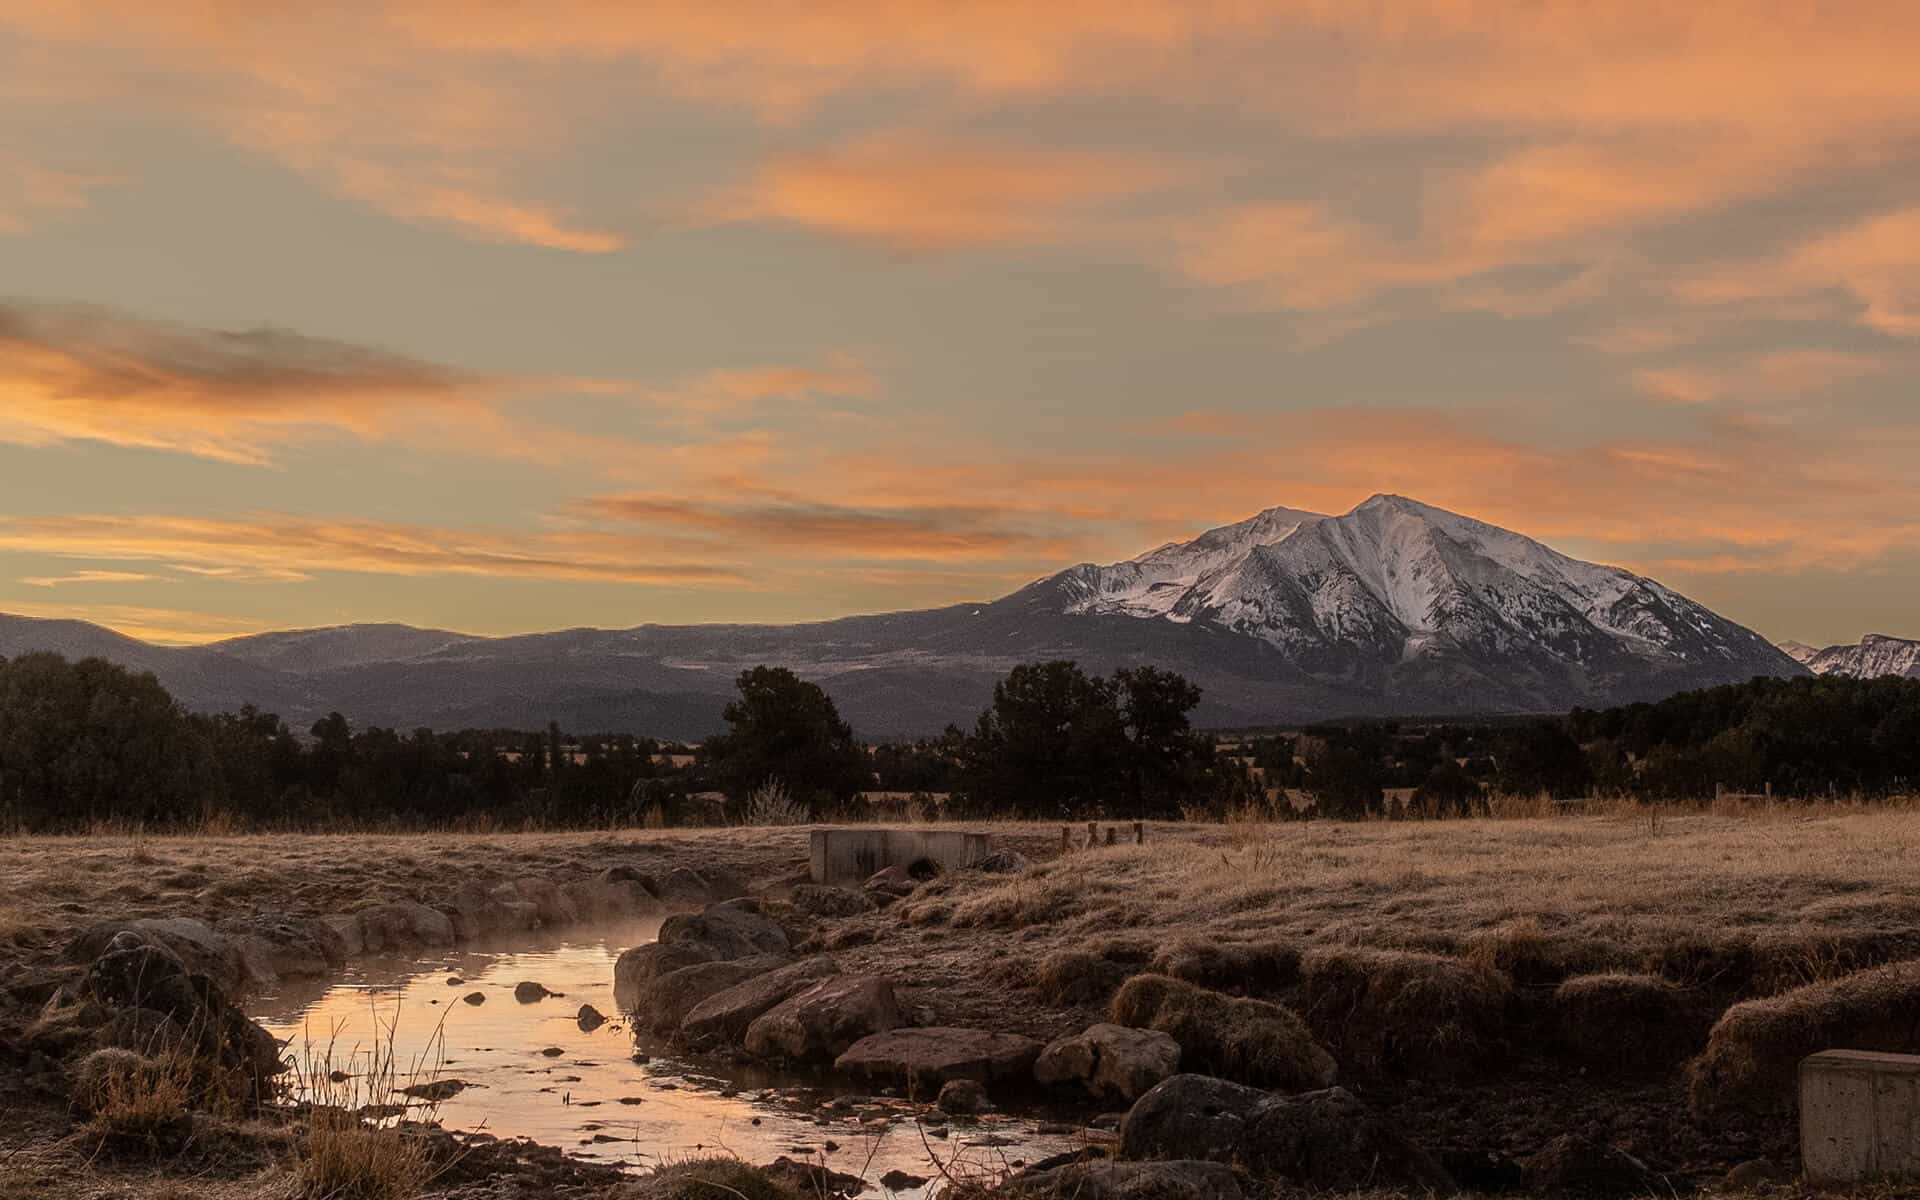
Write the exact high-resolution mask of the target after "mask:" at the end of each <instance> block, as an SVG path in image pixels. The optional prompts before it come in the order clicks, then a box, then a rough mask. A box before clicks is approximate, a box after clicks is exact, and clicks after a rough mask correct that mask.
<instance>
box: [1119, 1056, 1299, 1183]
mask: <svg viewBox="0 0 1920 1200" xmlns="http://www.w3.org/2000/svg"><path fill="white" fill-rule="evenodd" d="M1270 1095H1271V1093H1268V1092H1263V1091H1261V1090H1260V1089H1259V1088H1251V1087H1246V1086H1245V1085H1243V1084H1238V1083H1229V1082H1228V1081H1226V1080H1224V1079H1215V1078H1214V1077H1213V1076H1211V1075H1175V1076H1174V1077H1172V1078H1171V1079H1167V1080H1165V1081H1163V1082H1161V1083H1159V1084H1156V1085H1155V1086H1153V1087H1151V1088H1149V1089H1147V1092H1146V1094H1145V1095H1143V1096H1141V1097H1140V1099H1138V1100H1136V1101H1135V1102H1134V1105H1133V1107H1132V1108H1130V1109H1128V1110H1127V1115H1126V1117H1125V1118H1124V1119H1123V1120H1122V1121H1121V1122H1120V1152H1121V1153H1122V1154H1123V1155H1125V1156H1126V1157H1127V1158H1175V1157H1180V1158H1205V1159H1212V1160H1215V1161H1220V1162H1229V1161H1232V1160H1233V1159H1235V1158H1236V1157H1237V1156H1238V1155H1239V1153H1240V1148H1241V1147H1242V1146H1243V1145H1244V1144H1245V1143H1246V1140H1247V1129H1248V1126H1249V1124H1250V1123H1251V1120H1252V1117H1253V1114H1254V1112H1255V1111H1256V1110H1257V1109H1258V1108H1259V1107H1260V1105H1261V1104H1262V1103H1263V1102H1265V1101H1266V1100H1267V1099H1268V1098H1269V1097H1270Z"/></svg>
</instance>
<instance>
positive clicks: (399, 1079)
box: [249, 919, 1084, 1197]
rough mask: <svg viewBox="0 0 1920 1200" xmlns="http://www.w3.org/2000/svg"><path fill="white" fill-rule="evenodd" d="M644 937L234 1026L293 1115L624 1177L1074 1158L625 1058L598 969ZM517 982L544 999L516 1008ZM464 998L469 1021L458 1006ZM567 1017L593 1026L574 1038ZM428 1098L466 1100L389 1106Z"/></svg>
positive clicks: (361, 984)
mask: <svg viewBox="0 0 1920 1200" xmlns="http://www.w3.org/2000/svg"><path fill="white" fill-rule="evenodd" d="M658 927H659V921H658V920H657V919H650V920H646V921H636V922H627V923H621V924H615V925H609V926H600V927H596V928H586V927H582V928H578V929H566V930H558V931H540V932H537V933H532V934H524V935H520V936H519V937H517V938H512V939H494V940H491V941H488V942H482V943H473V944H469V945H466V946H461V947H455V948H448V949H445V950H432V951H426V952H424V953H421V954H418V955H416V956H414V957H411V958H407V959H396V958H364V959H357V960H355V961H353V962H351V963H349V964H348V966H347V967H346V969H345V970H344V971H343V972H342V974H341V975H339V976H338V977H336V978H334V979H332V980H330V981H291V980H290V981H287V982H285V983H283V984H282V985H280V986H279V987H278V988H277V989H275V990H273V991H270V992H267V993H265V994H263V995H261V996H259V997H257V998H256V999H255V1000H254V1002H253V1003H252V1004H251V1005H250V1006H249V1008H250V1015H251V1016H252V1017H253V1018H254V1019H255V1020H257V1021H258V1022H259V1023H260V1024H261V1025H263V1026H265V1027H266V1028H267V1029H268V1030H269V1031H270V1032H271V1033H272V1034H273V1035H274V1036H275V1037H277V1038H279V1039H281V1040H282V1042H284V1043H286V1044H287V1045H286V1051H285V1053H286V1055H287V1056H288V1057H289V1059H290V1060H291V1061H293V1062H294V1063H296V1064H299V1065H298V1066H297V1068H296V1075H295V1078H296V1079H298V1080H299V1081H300V1082H299V1083H297V1084H296V1088H297V1090H298V1091H299V1092H301V1093H303V1095H302V1098H308V1099H312V1098H316V1097H320V1098H323V1099H327V1100H330V1101H331V1102H336V1103H338V1102H342V1098H343V1097H347V1096H350V1097H351V1102H352V1103H354V1104H356V1105H359V1104H371V1105H375V1106H381V1105H392V1106H396V1107H394V1108H393V1109H392V1110H391V1111H392V1113H395V1114H397V1113H398V1112H399V1111H400V1109H399V1107H398V1106H400V1105H406V1106H407V1109H406V1111H407V1114H408V1115H410V1116H414V1117H416V1118H431V1119H435V1120H438V1121H439V1122H440V1123H441V1124H442V1125H443V1126H445V1127H446V1128H448V1129H452V1130H461V1131H469V1132H471V1131H484V1132H486V1133H489V1134H492V1135H494V1136H496V1137H501V1138H520V1137H524V1138H532V1139H533V1140H535V1141H538V1142H542V1143H544V1144H547V1145H551V1146H557V1147H559V1148H561V1149H564V1150H566V1151H568V1152H569V1153H572V1154H575V1155H578V1156H580V1157H583V1158H589V1159H593V1160H596V1161H599V1162H605V1163H611V1164H615V1165H620V1166H626V1167H632V1168H647V1167H653V1166H656V1165H659V1164H661V1163H664V1162H674V1161H678V1160H684V1159H687V1158H692V1157H698V1156H702V1155H712V1154H727V1155H733V1156H735V1157H738V1158H741V1159H744V1160H745V1161H747V1162H750V1163H767V1162H771V1161H773V1160H774V1159H776V1158H779V1157H781V1156H786V1157H788V1158H792V1159H795V1160H799V1161H805V1162H811V1163H824V1164H825V1165H826V1166H828V1167H830V1168H831V1169H832V1170H834V1171H837V1172H843V1173H846V1174H850V1175H855V1176H858V1177H860V1178H861V1179H862V1180H864V1181H865V1182H866V1183H867V1185H868V1187H867V1193H869V1194H878V1193H880V1192H882V1191H886V1192H891V1193H892V1194H896V1195H901V1196H909V1197H911V1196H918V1195H920V1194H922V1193H923V1192H924V1191H926V1190H927V1189H928V1188H930V1187H936V1186H937V1185H938V1184H939V1183H940V1182H942V1180H943V1174H944V1175H952V1176H954V1177H959V1176H961V1175H962V1174H974V1175H977V1174H979V1173H981V1172H983V1171H993V1170H999V1169H1004V1168H1006V1167H1018V1166H1021V1165H1024V1164H1025V1163H1028V1162H1033V1161H1038V1160H1039V1159H1042V1158H1045V1157H1048V1156H1050V1155H1054V1154H1059V1153H1062V1152H1064V1151H1068V1150H1073V1149H1077V1148H1080V1147H1081V1146H1082V1145H1084V1141H1083V1135H1082V1134H1081V1132H1080V1130H1079V1129H1078V1128H1077V1127H1074V1128H1071V1129H1068V1128H1066V1127H1064V1126H1062V1125H1056V1124H1048V1123H1047V1118H1046V1116H1045V1115H1044V1114H1043V1115H1042V1116H1041V1117H1039V1118H1038V1119H1036V1118H1034V1117H1032V1116H1030V1115H1028V1116H1002V1115H998V1114H988V1115H986V1116H983V1117H980V1118H977V1119H975V1118H970V1119H965V1120H962V1119H957V1118H956V1119H954V1120H953V1121H951V1122H950V1123H949V1124H948V1126H947V1128H946V1132H945V1136H937V1135H933V1134H929V1133H928V1132H927V1131H926V1130H925V1129H923V1128H922V1125H921V1123H920V1122H917V1121H916V1120H915V1117H916V1116H917V1115H919V1114H920V1113H921V1112H922V1111H923V1110H917V1109H915V1108H914V1107H913V1106H910V1105H907V1104H906V1103H905V1102H904V1101H901V1100H898V1099H892V1098H888V1097H886V1096H884V1095H873V1094H872V1093H870V1092H866V1091H861V1090H858V1089H856V1088H854V1087H853V1086H852V1085H851V1084H849V1083H848V1082H847V1081H845V1080H840V1079H835V1078H833V1077H832V1076H830V1075H829V1074H827V1073H824V1072H821V1073H812V1072H795V1071H774V1070H770V1069H765V1068H757V1067H752V1068H742V1067H738V1066H734V1065H732V1064H724V1065H719V1064H715V1063H711V1062H707V1061H705V1060H702V1059H700V1058H696V1057H686V1056H680V1055H676V1054H675V1053H674V1052H673V1051H672V1050H671V1049H670V1048H666V1047H664V1046H661V1045H658V1044H655V1043H652V1042H650V1041H642V1042H640V1043H638V1044H636V1042H635V1039H634V1037H633V1034H632V1032H631V1031H630V1030H629V1029H628V1027H627V1024H626V1022H625V1020H624V1019H623V1018H622V1017H621V1015H620V1012H619V1009H618V1007H617V1006H616V1005H615V1003H614V999H613V965H614V961H615V960H616V959H617V958H619V956H620V953H621V952H622V951H623V950H626V949H627V948H629V947H632V946H636V945H640V944H642V943H644V942H650V941H652V940H653V938H654V935H655V933H656V932H657V930H658ZM454 981H458V982H457V983H456V982H454ZM522 982H534V983H538V984H540V985H542V986H543V987H545V988H547V989H548V990H550V991H551V992H553V993H557V994H556V995H551V996H548V997H546V998H544V999H540V1000H537V1001H534V1002H531V1003H522V1002H520V1001H518V1000H516V999H515V996H514V989H515V987H516V985H518V984H520V983H522ZM475 993H477V994H479V995H480V996H482V997H484V1001H483V1002H482V1003H480V1004H471V1003H468V1002H467V1001H466V999H465V997H467V996H469V995H472V994H475ZM582 1005H592V1006H593V1007H594V1008H595V1009H597V1010H598V1011H599V1012H601V1013H603V1014H605V1015H606V1016H607V1017H608V1018H609V1019H608V1021H607V1023H606V1024H604V1025H601V1026H599V1027H598V1028H593V1029H585V1028H583V1027H582V1024H581V1023H580V1022H579V1021H578V1020H577V1019H576V1018H577V1014H579V1013H580V1010H581V1006H582ZM376 1056H390V1058H391V1063H392V1070H391V1073H390V1074H389V1073H388V1072H385V1071H381V1070H379V1069H377V1068H376V1067H375V1065H374V1063H373V1059H374V1058H375V1057H376ZM336 1071H337V1072H339V1073H340V1075H339V1076H336V1082H335V1084H334V1086H332V1087H331V1088H329V1087H328V1085H327V1083H326V1077H327V1076H328V1074H329V1073H331V1072H336ZM310 1080H311V1081H313V1082H314V1083H315V1084H316V1085H317V1086H314V1087H309V1086H307V1084H308V1082H309V1081H310ZM435 1080H458V1081H461V1082H462V1083H464V1084H465V1085H467V1086H466V1087H465V1088H464V1089H461V1090H459V1091H458V1092H457V1094H454V1095H451V1096H449V1097H447V1098H445V1099H442V1100H440V1101H439V1102H438V1104H437V1105H435V1104H433V1103H432V1102H430V1101H422V1100H414V1099H409V1098H408V1097H406V1096H403V1095H400V1094H397V1091H396V1089H397V1088H400V1087H405V1086H407V1085H410V1084H420V1083H431V1082H433V1081H435ZM369 1081H376V1082H369ZM448 1090H452V1089H451V1088H449V1089H448ZM374 1091H378V1092H381V1093H385V1094H382V1095H373V1094H370V1093H372V1092H374ZM373 1115H382V1111H381V1110H380V1109H378V1108H376V1109H374V1110H373ZM926 1124H927V1125H928V1127H929V1128H937V1127H935V1126H932V1123H931V1121H928V1122H926ZM1043 1128H1044V1130H1045V1132H1042V1129H1043ZM896 1171H897V1172H901V1173H903V1174H904V1175H906V1176H912V1177H916V1178H918V1179H921V1180H924V1181H927V1182H926V1184H925V1185H924V1186H923V1185H922V1184H917V1183H916V1184H907V1183H905V1182H904V1181H902V1180H899V1179H895V1181H894V1182H895V1184H896V1186H895V1187H891V1188H885V1189H883V1188H882V1187H881V1184H880V1180H881V1178H882V1176H885V1175H888V1174H889V1173H890V1172H896Z"/></svg>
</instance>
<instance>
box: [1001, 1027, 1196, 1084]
mask: <svg viewBox="0 0 1920 1200" xmlns="http://www.w3.org/2000/svg"><path fill="white" fill-rule="evenodd" d="M1179 1069H1180V1043H1178V1042H1176V1041H1174V1040H1173V1038H1172V1037H1170V1036H1169V1035H1167V1034H1164V1033H1160V1032H1159V1031H1157V1030H1152V1029H1129V1028H1127V1027H1126V1026H1124V1025H1107V1024H1101V1025H1095V1026H1092V1027H1091V1028H1089V1029H1088V1030H1087V1031H1086V1032H1085V1033H1077V1034H1071V1035H1069V1036H1067V1037H1063V1038H1059V1039H1056V1040H1055V1041H1054V1042H1053V1043H1052V1044H1050V1045H1049V1046H1048V1047H1047V1048H1046V1049H1045V1050H1043V1051H1041V1052H1040V1058H1039V1060H1038V1061H1037V1062H1035V1063H1034V1065H1033V1077H1034V1079H1035V1080H1036V1081H1037V1082H1039V1083H1041V1084H1045V1085H1047V1086H1050V1087H1051V1086H1058V1085H1060V1084H1064V1083H1078V1084H1082V1085H1084V1086H1085V1087H1086V1089H1087V1090H1088V1091H1090V1092H1092V1093H1093V1094H1094V1095H1096V1096H1111V1097H1114V1098H1115V1099H1119V1100H1128V1101H1131V1100H1137V1099H1139V1098H1140V1097H1141V1096H1142V1095H1144V1094H1145V1093H1146V1091H1147V1089H1149V1088H1151V1087H1153V1086H1154V1085H1155V1084H1157V1083H1159V1082H1160V1081H1161V1080H1164V1079H1167V1078H1170V1077H1171V1076H1172V1075H1173V1074H1174V1073H1175V1072H1177V1071H1178V1070H1179Z"/></svg>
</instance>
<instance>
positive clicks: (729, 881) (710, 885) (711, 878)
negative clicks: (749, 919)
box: [700, 867, 753, 900]
mask: <svg viewBox="0 0 1920 1200" xmlns="http://www.w3.org/2000/svg"><path fill="white" fill-rule="evenodd" d="M700 878H701V879H703V880H705V881H706V884H707V893H708V894H709V895H711V896H712V897H713V898H714V899H715V900H735V899H738V898H740V897H742V896H750V895H752V894H753V889H752V888H750V887H748V886H747V881H746V880H745V879H742V878H741V877H740V875H739V873H738V872H735V871H731V870H729V869H727V868H726V867H701V868H700Z"/></svg>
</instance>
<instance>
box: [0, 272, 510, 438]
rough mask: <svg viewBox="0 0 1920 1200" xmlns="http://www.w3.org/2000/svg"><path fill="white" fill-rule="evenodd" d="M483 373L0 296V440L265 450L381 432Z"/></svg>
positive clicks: (468, 400)
mask: <svg viewBox="0 0 1920 1200" xmlns="http://www.w3.org/2000/svg"><path fill="white" fill-rule="evenodd" d="M489 386H491V385H489V384H487V383H485V382H484V381H481V380H479V379H477V378H473V377H467V376H463V375H462V374H460V373H458V372H455V371H450V370H447V369H445V368H442V367H437V366H433V365H430V364H426V363H422V362H418V361H416V360H412V359H408V358H405V357H402V356H399V355H392V354H386V353H382V352H379V351H373V350H368V349H366V348H364V347H359V346H352V345H347V344H345V343H341V342H332V341H327V340H324V339H319V338H309V337H305V336H303V335H300V334H296V333H291V332H288V331H285V330H278V329H270V328H259V329H251V330H240V331H231V332H223V331H204V330H195V329H186V328H182V327H178V326H172V325H165V324H160V323H157V322H151V321H142V320H139V319H137V318H131V317H126V316H123V315H120V314H115V313H112V312H108V311H105V310H100V309H86V308H53V307H46V306H33V307H29V306H22V305H6V304H0V392H3V393H4V394H5V395H6V398H7V399H6V405H5V408H4V409H0V441H11V442H16V443H26V444H29V445H37V444H46V443H51V442H61V441H97V442H105V443H109V444H112V445H118V446H133V447H142V448H148V449H160V450H175V451H182V452H185V453H189V454H195V455H200V456H203V457H207V458H215V459H221V460H224V461H229V462H248V463H258V462H264V461H266V460H267V458H268V457H269V453H268V447H269V446H270V445H272V444H274V443H277V442H283V441H286V440H291V439H294V438H298V437H300V436H307V435H311V434H313V433H315V432H321V431H327V430H333V431H346V432H350V433H352V434H354V435H356V436H360V437H365V438H373V437H379V436H383V435H385V434H388V433H390V432H392V431H393V430H395V429H396V428H398V427H399V426H400V425H402V424H403V423H404V422H405V421H406V420H407V419H408V418H409V417H410V416H413V415H417V414H418V413H420V412H421V411H423V410H425V411H428V412H435V411H438V412H443V413H444V412H448V411H458V410H463V409H472V408H475V407H477V406H478V401H477V400H476V399H475V394H476V393H479V392H483V391H484V390H485V389H486V388H487V387H489Z"/></svg>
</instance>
